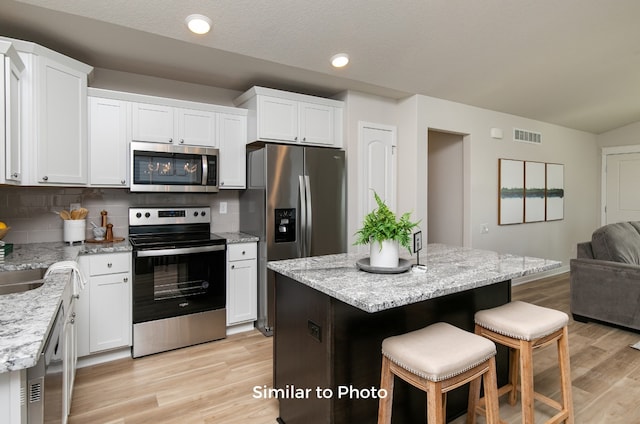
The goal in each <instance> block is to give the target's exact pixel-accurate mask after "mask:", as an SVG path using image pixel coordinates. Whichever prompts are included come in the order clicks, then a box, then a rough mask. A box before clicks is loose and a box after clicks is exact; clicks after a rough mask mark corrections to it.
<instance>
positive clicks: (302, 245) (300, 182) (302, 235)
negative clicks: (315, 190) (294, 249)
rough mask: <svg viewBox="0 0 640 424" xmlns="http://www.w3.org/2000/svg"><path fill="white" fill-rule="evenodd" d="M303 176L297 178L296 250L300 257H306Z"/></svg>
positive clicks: (305, 204) (305, 194)
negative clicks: (297, 222) (298, 206)
mask: <svg viewBox="0 0 640 424" xmlns="http://www.w3.org/2000/svg"><path fill="white" fill-rule="evenodd" d="M305 187H306V186H305V183H304V176H302V175H299V176H298V190H299V191H300V233H299V240H298V243H297V244H298V250H299V251H300V256H301V257H305V256H307V242H306V239H305V237H306V234H307V191H306V189H305Z"/></svg>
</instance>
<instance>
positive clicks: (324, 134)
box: [298, 102, 335, 145]
mask: <svg viewBox="0 0 640 424" xmlns="http://www.w3.org/2000/svg"><path fill="white" fill-rule="evenodd" d="M298 107H299V110H300V142H302V143H310V144H323V145H333V144H334V137H335V132H334V111H333V109H334V108H333V107H331V106H324V105H318V104H313V103H303V102H300V103H299V105H298Z"/></svg>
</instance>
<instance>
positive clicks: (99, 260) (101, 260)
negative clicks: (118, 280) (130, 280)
mask: <svg viewBox="0 0 640 424" xmlns="http://www.w3.org/2000/svg"><path fill="white" fill-rule="evenodd" d="M130 264H131V254H129V253H114V254H109V255H91V256H90V257H89V270H90V272H91V275H104V274H115V273H118V272H129V270H130V268H131V265H130Z"/></svg>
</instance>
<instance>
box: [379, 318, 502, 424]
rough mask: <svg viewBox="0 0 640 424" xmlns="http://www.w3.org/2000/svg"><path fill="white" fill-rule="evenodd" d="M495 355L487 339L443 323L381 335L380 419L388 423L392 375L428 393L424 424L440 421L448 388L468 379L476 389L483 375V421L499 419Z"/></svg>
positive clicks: (495, 422) (494, 421)
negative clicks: (388, 335)
mask: <svg viewBox="0 0 640 424" xmlns="http://www.w3.org/2000/svg"><path fill="white" fill-rule="evenodd" d="M495 355H496V346H495V344H494V343H493V342H491V341H490V340H487V339H485V338H483V337H479V336H477V335H475V334H473V333H470V332H467V331H464V330H461V329H459V328H457V327H454V326H452V325H450V324H447V323H444V322H440V323H436V324H433V325H430V326H428V327H425V328H422V329H420V330H416V331H412V332H409V333H406V334H402V335H399V336H393V337H388V338H386V339H384V340H383V341H382V372H381V374H382V375H381V381H380V389H381V390H383V389H384V390H386V394H387V395H386V397H382V396H381V397H380V402H379V409H378V424H389V423H391V409H392V405H393V379H394V376H398V377H400V378H401V379H403V380H404V381H406V382H407V383H409V384H411V385H413V386H414V387H417V388H419V389H422V390H423V391H425V392H427V418H428V420H427V422H428V424H444V422H445V413H446V399H447V398H446V393H447V392H448V391H450V390H453V389H455V388H457V387H460V386H462V385H464V384H466V383H471V385H472V390H475V389H473V387H475V386H477V387H478V392H479V388H480V379H481V378H482V379H483V380H484V385H485V392H486V403H487V408H485V410H486V417H487V423H488V424H497V423H499V417H498V414H499V411H498V387H497V384H498V383H497V380H496V363H495ZM470 407H471V408H473V409H472V410H475V404H472V405H470Z"/></svg>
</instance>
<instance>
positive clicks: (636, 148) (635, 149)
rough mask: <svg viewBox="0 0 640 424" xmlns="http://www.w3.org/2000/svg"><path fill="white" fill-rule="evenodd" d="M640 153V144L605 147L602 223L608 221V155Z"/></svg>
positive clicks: (602, 178)
mask: <svg viewBox="0 0 640 424" xmlns="http://www.w3.org/2000/svg"><path fill="white" fill-rule="evenodd" d="M630 153H640V144H634V145H629V146H616V147H603V148H602V165H601V169H600V225H601V226H602V225H605V223H606V222H607V210H606V206H607V156H609V155H623V154H630Z"/></svg>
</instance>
